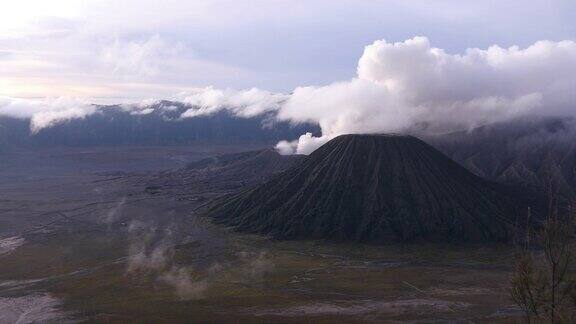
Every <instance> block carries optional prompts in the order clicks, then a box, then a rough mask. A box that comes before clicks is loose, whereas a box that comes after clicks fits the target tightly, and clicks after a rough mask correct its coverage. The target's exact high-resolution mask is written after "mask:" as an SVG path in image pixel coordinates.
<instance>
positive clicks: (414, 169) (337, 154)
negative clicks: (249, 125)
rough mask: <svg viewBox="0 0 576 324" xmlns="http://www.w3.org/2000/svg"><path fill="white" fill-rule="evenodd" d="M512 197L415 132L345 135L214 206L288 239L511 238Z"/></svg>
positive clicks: (253, 228) (229, 218) (232, 220)
mask: <svg viewBox="0 0 576 324" xmlns="http://www.w3.org/2000/svg"><path fill="white" fill-rule="evenodd" d="M512 205H513V203H512V202H511V201H510V200H508V199H507V198H505V197H504V196H503V195H502V194H501V192H500V191H499V190H498V189H496V188H495V187H494V185H493V184H491V183H488V182H486V181H484V180H482V179H481V178H479V177H477V176H475V175H473V174H472V173H470V172H469V171H467V170H466V169H464V168H463V167H461V166H459V165H458V164H456V163H455V162H453V161H452V160H450V159H449V158H447V157H446V156H444V155H443V154H442V153H440V152H439V151H437V150H436V149H434V148H432V147H431V146H429V145H428V144H426V143H424V142H423V141H421V140H419V139H417V138H415V137H407V136H386V135H344V136H339V137H337V138H335V139H333V140H332V141H330V142H328V143H327V144H325V145H324V146H322V147H321V148H319V149H318V150H316V151H315V152H314V153H312V154H311V155H309V156H308V157H307V158H305V159H304V160H303V161H302V162H301V163H299V164H297V165H296V166H294V167H292V168H290V169H289V170H287V171H285V172H283V173H281V174H279V175H278V176H276V177H274V178H272V179H271V180H269V181H267V182H266V183H264V184H261V185H259V186H257V187H255V188H254V189H251V190H247V191H244V192H242V193H240V194H238V195H236V196H233V197H231V198H228V199H227V200H225V201H224V202H220V203H218V204H217V205H215V207H213V208H212V209H211V210H210V211H209V215H211V216H213V217H214V219H215V220H216V222H220V223H224V224H227V225H231V226H234V227H235V228H236V229H238V230H241V231H247V232H255V233H264V234H269V235H272V236H273V237H275V238H280V239H298V238H313V239H331V240H338V241H342V240H353V241H364V242H386V241H396V240H404V241H407V240H430V241H453V240H459V241H460V240H463V241H491V240H505V239H508V238H509V236H510V226H511V225H512V224H513V223H514V219H515V216H514V215H513V213H512Z"/></svg>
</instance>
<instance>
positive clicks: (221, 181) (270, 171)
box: [148, 149, 304, 192]
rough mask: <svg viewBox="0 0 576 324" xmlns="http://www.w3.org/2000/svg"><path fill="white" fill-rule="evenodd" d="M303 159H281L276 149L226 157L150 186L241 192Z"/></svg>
mask: <svg viewBox="0 0 576 324" xmlns="http://www.w3.org/2000/svg"><path fill="white" fill-rule="evenodd" d="M303 158H304V156H302V155H289V156H288V155H280V154H278V152H276V150H274V149H264V150H259V151H250V152H242V153H234V154H225V155H220V156H215V157H211V158H207V159H203V160H199V161H196V162H192V163H190V164H188V165H187V166H186V167H185V168H182V169H180V170H172V171H166V172H162V173H160V174H159V175H158V176H157V177H155V178H154V179H152V180H151V181H150V182H148V185H149V186H153V187H159V188H164V189H166V188H171V187H172V188H175V189H177V190H180V191H183V192H187V191H195V192H197V191H204V192H206V191H211V190H217V191H220V190H238V189H242V188H243V187H248V186H254V185H256V184H259V183H262V182H263V180H264V179H266V178H268V177H270V176H272V175H274V174H277V173H279V172H282V171H285V170H286V169H288V168H289V167H291V166H293V165H294V164H296V163H297V162H299V161H300V160H302V159H303Z"/></svg>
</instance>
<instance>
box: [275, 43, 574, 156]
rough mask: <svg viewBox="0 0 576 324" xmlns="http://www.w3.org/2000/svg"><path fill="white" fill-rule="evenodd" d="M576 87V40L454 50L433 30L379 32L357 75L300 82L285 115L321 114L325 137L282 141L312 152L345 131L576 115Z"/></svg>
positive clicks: (310, 117) (312, 117)
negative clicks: (438, 43) (394, 36)
mask: <svg viewBox="0 0 576 324" xmlns="http://www.w3.org/2000/svg"><path fill="white" fill-rule="evenodd" d="M573 89H576V42H573V41H561V42H551V41H540V42H537V43H535V44H533V45H531V46H529V47H527V48H525V49H521V48H519V47H516V46H513V47H510V48H501V47H498V46H495V45H494V46H491V47H489V48H488V49H486V50H482V49H476V48H474V49H468V50H466V52H465V53H464V54H448V53H446V52H445V51H444V50H442V49H439V48H434V47H432V46H431V45H430V42H429V40H428V39H427V38H425V37H415V38H412V39H408V40H406V41H404V42H398V43H389V42H386V41H384V40H379V41H376V42H374V43H373V44H371V45H368V46H366V48H365V49H364V53H363V55H362V57H361V58H360V60H359V62H358V67H357V77H355V78H353V79H352V80H349V81H345V82H337V83H333V84H330V85H327V86H323V87H299V88H296V89H295V90H294V92H293V94H292V95H291V96H290V98H289V99H288V100H287V101H286V103H285V104H284V105H283V106H282V107H281V109H280V110H279V112H278V118H279V119H281V120H290V121H293V122H317V123H318V124H319V125H320V127H321V129H322V137H319V138H314V137H312V136H311V135H309V134H306V135H303V136H302V137H300V139H299V141H298V142H293V143H287V142H281V143H279V144H278V148H279V150H280V151H281V152H283V153H287V152H289V151H290V148H291V149H292V152H293V153H303V154H307V153H309V152H311V151H312V150H313V149H315V148H316V147H318V146H320V145H321V144H323V143H325V142H326V141H327V140H329V139H331V138H333V137H335V136H337V135H340V134H347V133H377V132H403V131H407V130H409V129H410V128H411V127H413V126H415V125H418V124H423V123H426V124H429V125H432V127H434V129H436V130H444V131H447V130H453V129H458V128H462V127H468V128H470V127H473V126H476V125H478V124H483V123H491V122H497V121H502V120H506V119H509V118H513V117H517V116H521V115H526V114H542V115H553V114H564V115H566V114H570V115H573V114H574V112H575V111H574V104H575V103H576V91H573Z"/></svg>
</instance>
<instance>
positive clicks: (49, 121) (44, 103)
mask: <svg viewBox="0 0 576 324" xmlns="http://www.w3.org/2000/svg"><path fill="white" fill-rule="evenodd" d="M94 112H96V107H95V106H94V105H91V104H88V103H86V102H85V101H84V100H81V99H76V98H67V97H60V98H48V99H17V98H10V97H0V116H8V117H13V118H19V119H30V132H31V133H32V134H36V133H38V132H39V131H41V130H42V129H44V128H47V127H52V126H54V125H58V124H61V123H65V122H68V121H70V120H72V119H78V118H80V119H81V118H85V117H86V116H88V115H90V114H93V113H94Z"/></svg>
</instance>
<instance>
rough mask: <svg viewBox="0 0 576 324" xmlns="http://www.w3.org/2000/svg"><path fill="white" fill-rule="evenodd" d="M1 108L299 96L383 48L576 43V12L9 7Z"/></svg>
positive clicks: (439, 3)
mask: <svg viewBox="0 0 576 324" xmlns="http://www.w3.org/2000/svg"><path fill="white" fill-rule="evenodd" d="M0 3H1V5H0V96H6V97H60V96H66V97H80V98H82V97H85V98H96V97H98V98H107V99H108V100H112V101H114V100H125V99H143V98H170V97H172V96H173V95H174V94H176V93H179V92H182V91H187V90H188V89H190V88H195V87H206V86H214V87H217V88H234V89H247V88H251V87H258V88H261V89H265V90H268V91H276V92H277V91H279V92H291V91H292V89H294V88H296V87H298V86H306V85H318V86H320V85H326V84H330V83H331V82H334V81H338V80H348V79H351V78H353V77H354V76H355V75H356V68H357V66H358V59H359V58H360V56H361V55H362V53H363V52H364V47H365V46H367V45H369V44H372V43H373V42H374V41H375V40H379V39H384V40H386V41H388V42H402V41H404V40H406V39H410V38H412V37H414V36H426V37H427V38H428V39H429V40H430V42H431V44H432V45H433V46H434V47H438V48H442V49H444V50H445V51H446V52H448V53H454V54H459V53H464V52H465V51H466V49H467V48H483V49H485V48H488V47H489V46H491V45H493V44H496V45H499V46H500V47H503V48H508V47H510V46H512V45H518V46H520V47H527V46H530V45H531V44H533V43H535V42H536V41H539V40H550V41H561V40H575V38H576V4H575V2H574V1H573V0H565V1H560V0H557V1H555V0H547V1H540V0H519V1H516V0H510V1H502V0H498V1H496V0H483V1H466V0H434V1H432V0H429V1H427V0H422V1H417V0H389V1H378V0H370V1H363V0H343V1H337V0H330V1H328V0H317V1H314V0H305V1H299V0H290V1H288V0H267V1H262V0H252V1H245V0H235V1H228V0H192V1H191V0H162V1H156V0H84V1H82V0H49V1H47V0H1V1H0Z"/></svg>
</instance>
